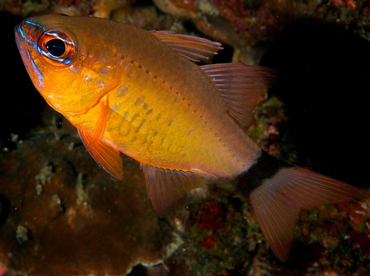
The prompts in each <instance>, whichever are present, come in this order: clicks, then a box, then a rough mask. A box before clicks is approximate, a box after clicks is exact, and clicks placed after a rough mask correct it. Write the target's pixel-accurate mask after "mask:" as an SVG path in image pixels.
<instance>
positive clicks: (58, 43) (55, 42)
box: [45, 39, 66, 57]
mask: <svg viewBox="0 0 370 276" xmlns="http://www.w3.org/2000/svg"><path fill="white" fill-rule="evenodd" d="M45 48H46V49H47V50H48V51H49V53H50V54H51V55H53V56H55V57H60V56H62V55H63V54H64V52H65V51H66V46H65V44H64V42H63V41H62V40H60V39H52V40H49V41H48V42H46V44H45Z"/></svg>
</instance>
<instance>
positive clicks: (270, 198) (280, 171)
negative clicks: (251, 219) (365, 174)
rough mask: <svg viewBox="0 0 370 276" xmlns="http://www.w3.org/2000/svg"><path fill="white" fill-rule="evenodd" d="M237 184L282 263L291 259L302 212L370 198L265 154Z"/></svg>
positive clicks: (325, 177)
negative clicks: (310, 208)
mask: <svg viewBox="0 0 370 276" xmlns="http://www.w3.org/2000/svg"><path fill="white" fill-rule="evenodd" d="M235 183H236V186H237V187H238V188H239V190H240V191H241V192H242V193H243V194H244V196H245V197H246V198H247V199H248V201H249V203H250V205H251V208H252V211H253V213H254V215H255V217H256V219H257V222H258V224H259V225H260V227H261V230H262V232H263V234H264V235H265V237H266V240H267V242H268V244H269V245H270V247H271V249H272V251H273V252H274V253H275V255H276V256H277V257H278V258H279V259H280V260H282V261H285V260H286V259H287V257H288V253H289V249H290V246H291V243H292V240H293V234H294V227H295V225H296V223H297V221H298V219H299V213H300V210H301V208H303V207H313V206H318V205H323V204H329V203H339V202H348V201H351V200H354V199H364V198H366V197H368V196H369V195H368V194H367V193H366V192H363V191H362V190H360V189H358V188H356V187H354V186H351V185H349V184H347V183H344V182H342V181H339V180H335V179H333V178H330V177H327V176H324V175H321V174H318V173H315V172H312V171H309V170H306V169H302V168H299V167H294V166H290V165H288V164H285V163H284V162H282V161H279V160H277V159H276V158H274V157H272V156H270V155H268V154H267V153H264V152H262V154H261V156H260V157H259V159H258V160H257V162H256V163H255V164H254V165H253V166H252V167H251V168H250V169H249V170H248V171H246V172H245V173H243V174H241V175H239V176H238V177H237V178H236V182H235Z"/></svg>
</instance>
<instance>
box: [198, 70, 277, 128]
mask: <svg viewBox="0 0 370 276" xmlns="http://www.w3.org/2000/svg"><path fill="white" fill-rule="evenodd" d="M200 67H201V68H202V69H203V71H204V72H205V73H206V74H207V75H208V76H209V77H210V79H211V80H212V82H213V83H214V84H215V86H216V87H217V89H218V90H219V91H220V93H221V95H222V97H223V99H224V101H225V103H226V105H227V107H228V112H229V114H230V115H231V116H232V117H233V118H234V119H235V120H236V121H237V122H238V123H239V124H240V125H241V126H249V125H250V124H251V123H252V122H253V113H254V109H255V108H256V106H257V104H258V102H259V101H260V100H261V99H262V98H263V97H264V96H265V95H266V93H267V88H268V87H270V86H271V85H272V84H273V82H274V81H275V80H276V77H277V72H276V71H274V70H273V69H270V68H266V67H262V66H252V65H245V64H244V63H223V64H211V65H203V66H200Z"/></svg>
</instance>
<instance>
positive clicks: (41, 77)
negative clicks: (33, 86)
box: [27, 51, 44, 87]
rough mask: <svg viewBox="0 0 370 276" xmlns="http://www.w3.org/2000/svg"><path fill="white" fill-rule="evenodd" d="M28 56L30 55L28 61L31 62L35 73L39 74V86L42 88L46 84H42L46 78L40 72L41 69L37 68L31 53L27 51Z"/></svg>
mask: <svg viewBox="0 0 370 276" xmlns="http://www.w3.org/2000/svg"><path fill="white" fill-rule="evenodd" d="M27 55H28V59H29V60H30V61H31V65H32V67H33V69H34V70H35V72H36V74H37V78H38V80H39V86H40V87H42V86H44V83H43V82H42V79H43V78H44V76H43V75H42V74H41V72H40V70H39V68H38V67H37V65H36V63H35V62H34V61H33V59H32V57H31V55H30V52H29V51H27Z"/></svg>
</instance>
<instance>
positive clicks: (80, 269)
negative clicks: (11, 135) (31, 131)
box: [0, 132, 171, 275]
mask: <svg viewBox="0 0 370 276" xmlns="http://www.w3.org/2000/svg"><path fill="white" fill-rule="evenodd" d="M15 143H16V146H15V149H14V150H10V151H5V152H4V151H3V150H2V151H0V168H1V171H0V190H1V196H0V201H1V227H0V262H1V263H2V264H4V265H5V266H6V267H8V268H10V269H12V270H16V271H19V272H22V273H26V274H27V275H51V274H54V275H58V274H59V275H87V274H99V275H102V274H103V273H107V274H109V275H125V274H126V273H127V272H129V271H130V270H131V268H132V266H133V265H136V264H138V263H142V264H145V265H151V264H156V263H158V262H161V261H162V255H163V254H164V252H165V250H166V246H167V245H168V244H169V243H170V242H171V238H170V237H171V231H170V228H168V227H166V225H165V224H164V223H163V221H162V220H160V219H159V218H158V217H157V216H156V215H155V214H154V212H153V209H152V206H151V204H150V202H149V200H148V199H147V196H146V189H145V183H144V180H143V175H142V173H141V171H140V168H139V165H138V164H137V163H136V162H134V161H132V160H131V159H130V160H128V159H125V179H124V180H123V181H118V180H114V179H112V177H110V176H109V175H108V174H107V173H106V172H105V171H104V170H103V169H101V168H99V167H98V166H97V165H96V164H95V161H94V160H93V159H92V158H91V157H90V156H89V154H88V153H87V152H86V151H85V149H84V147H83V145H82V143H81V141H80V140H79V139H78V138H77V137H73V136H70V135H67V134H65V133H64V132H56V133H53V132H46V133H38V134H35V135H31V136H29V137H28V138H27V139H25V140H19V141H17V142H15ZM40 186H41V187H40Z"/></svg>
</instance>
